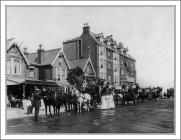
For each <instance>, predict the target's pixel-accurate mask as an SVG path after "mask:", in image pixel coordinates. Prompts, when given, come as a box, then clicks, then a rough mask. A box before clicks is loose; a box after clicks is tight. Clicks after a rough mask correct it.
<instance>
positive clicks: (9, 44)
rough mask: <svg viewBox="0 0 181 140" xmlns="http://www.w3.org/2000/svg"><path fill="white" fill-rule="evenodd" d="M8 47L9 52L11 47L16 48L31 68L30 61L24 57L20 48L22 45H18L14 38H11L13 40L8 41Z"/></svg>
mask: <svg viewBox="0 0 181 140" xmlns="http://www.w3.org/2000/svg"><path fill="white" fill-rule="evenodd" d="M6 43H7V44H6V45H7V46H6V47H7V52H8V51H9V50H10V49H11V47H16V48H17V50H18V51H19V52H20V54H21V55H22V57H23V59H24V60H25V62H26V64H27V65H28V66H29V65H30V64H29V61H28V59H27V58H26V56H25V55H24V53H23V51H22V50H21V48H20V44H19V43H16V42H15V40H14V38H11V39H7V41H6Z"/></svg>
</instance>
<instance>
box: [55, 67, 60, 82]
mask: <svg viewBox="0 0 181 140" xmlns="http://www.w3.org/2000/svg"><path fill="white" fill-rule="evenodd" d="M56 79H57V80H58V81H60V69H59V68H56Z"/></svg>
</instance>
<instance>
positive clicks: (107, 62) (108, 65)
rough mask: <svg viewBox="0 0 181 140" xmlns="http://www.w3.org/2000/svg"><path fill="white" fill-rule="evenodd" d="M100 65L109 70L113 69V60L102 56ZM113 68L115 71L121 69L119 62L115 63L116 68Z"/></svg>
mask: <svg viewBox="0 0 181 140" xmlns="http://www.w3.org/2000/svg"><path fill="white" fill-rule="evenodd" d="M99 67H100V68H101V69H106V68H107V69H108V70H111V62H109V61H107V60H106V59H103V58H101V59H100V62H99ZM113 69H114V72H117V71H119V64H117V63H114V68H113Z"/></svg>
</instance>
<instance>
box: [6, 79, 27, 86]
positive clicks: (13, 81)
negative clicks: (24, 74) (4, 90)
mask: <svg viewBox="0 0 181 140" xmlns="http://www.w3.org/2000/svg"><path fill="white" fill-rule="evenodd" d="M24 81H25V79H21V78H7V79H6V85H7V86H10V85H18V84H21V83H23V82H24Z"/></svg>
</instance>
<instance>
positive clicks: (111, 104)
mask: <svg viewBox="0 0 181 140" xmlns="http://www.w3.org/2000/svg"><path fill="white" fill-rule="evenodd" d="M109 101H110V102H109V108H115V103H114V97H113V95H112V94H110V95H109Z"/></svg>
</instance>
